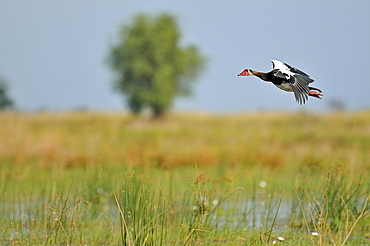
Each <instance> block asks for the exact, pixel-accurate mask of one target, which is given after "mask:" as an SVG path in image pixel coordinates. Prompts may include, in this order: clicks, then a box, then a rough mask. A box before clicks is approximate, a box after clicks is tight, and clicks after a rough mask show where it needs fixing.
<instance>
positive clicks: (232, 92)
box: [0, 0, 370, 112]
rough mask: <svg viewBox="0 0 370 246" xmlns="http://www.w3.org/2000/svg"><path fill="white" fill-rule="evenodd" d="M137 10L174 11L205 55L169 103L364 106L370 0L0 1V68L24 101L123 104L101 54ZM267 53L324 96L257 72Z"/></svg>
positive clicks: (368, 96) (26, 104) (61, 105)
mask: <svg viewBox="0 0 370 246" xmlns="http://www.w3.org/2000/svg"><path fill="white" fill-rule="evenodd" d="M139 12H145V13H152V14H155V13H161V12H168V13H171V14H173V15H175V16H176V17H177V19H178V23H179V26H180V29H181V30H182V34H183V36H182V41H181V43H183V44H189V43H194V44H196V45H198V46H199V47H200V49H201V51H202V52H203V53H204V54H205V55H206V56H207V57H208V58H209V63H208V68H207V70H206V71H205V72H204V73H203V74H202V76H201V77H200V78H199V80H198V81H197V83H196V86H195V87H194V95H193V97H191V98H184V99H180V100H176V103H175V105H174V109H175V110H187V111H188V110H191V111H195V110H196V111H208V112H238V111H250V110H259V109H263V110H273V109H279V110H299V109H305V110H313V111H315V110H326V109H328V108H329V102H330V101H331V100H333V99H336V98H338V99H340V100H342V101H343V102H344V103H345V105H346V107H347V109H351V110H353V109H363V108H369V107H370V81H369V80H370V79H369V68H370V66H369V58H370V15H369V13H370V1H368V0H362V1H361V0H360V1H344V0H337V1H329V0H325V1H322V0H320V1H241V0H233V1H211V0H209V1H193V0H190V1H189V0H187V1H164V0H156V1H152V0H151V1H149V0H148V1H147V0H135V1H122V0H121V1H118V0H114V1H98V0H82V1H71V0H63V1H50V0H35V1H20V0H1V1H0V75H1V76H2V77H4V78H6V80H7V81H8V83H9V84H10V86H11V88H10V94H11V96H12V97H13V98H14V99H15V101H16V103H17V107H18V108H19V109H22V110H38V109H42V108H44V109H49V110H66V109H73V108H80V107H86V108H89V109H91V110H109V111H110V110H124V109H125V106H124V103H123V100H122V98H121V96H120V95H119V94H117V93H114V92H113V90H112V86H111V81H112V78H113V74H112V72H111V71H110V69H109V68H108V66H107V65H106V64H105V62H104V60H105V59H106V57H107V53H108V50H109V47H110V45H111V44H112V43H113V42H114V40H115V37H116V33H117V30H118V28H119V26H120V25H121V24H123V23H128V22H129V21H130V20H131V18H132V16H133V15H134V14H136V13H139ZM271 59H279V60H282V61H284V62H286V63H288V64H290V65H292V66H295V67H297V68H300V69H301V70H303V71H305V72H306V73H308V74H309V75H311V77H312V78H313V79H315V82H314V83H313V84H312V86H315V87H318V88H321V89H322V90H323V94H324V99H323V100H318V99H315V98H310V100H309V101H308V103H307V104H306V105H305V106H300V105H298V104H297V103H296V102H295V99H294V95H293V93H287V92H284V91H281V90H279V89H278V88H276V87H275V86H273V85H272V84H270V83H265V82H262V81H260V80H259V79H257V78H253V77H237V76H236V75H237V74H238V73H239V72H240V71H242V70H243V69H244V68H251V69H254V70H257V71H270V70H271V68H272V67H271V63H270V60H271Z"/></svg>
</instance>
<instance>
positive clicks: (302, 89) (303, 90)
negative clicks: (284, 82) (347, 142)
mask: <svg viewBox="0 0 370 246" xmlns="http://www.w3.org/2000/svg"><path fill="white" fill-rule="evenodd" d="M307 78H308V77H306V76H302V75H300V74H296V75H295V76H291V77H290V79H289V83H290V85H291V86H292V89H293V92H294V96H295V99H296V101H297V102H298V103H299V104H305V103H306V101H307V100H308V92H309V88H308V82H307ZM308 79H309V78H308Z"/></svg>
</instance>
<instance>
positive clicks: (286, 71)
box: [271, 60, 295, 79]
mask: <svg viewBox="0 0 370 246" xmlns="http://www.w3.org/2000/svg"><path fill="white" fill-rule="evenodd" d="M271 62H272V67H273V68H274V69H277V70H280V71H279V72H281V73H283V74H284V75H286V79H290V77H291V76H294V75H295V73H293V72H292V71H290V68H289V67H287V66H286V65H285V64H284V63H283V62H281V61H278V60H271Z"/></svg>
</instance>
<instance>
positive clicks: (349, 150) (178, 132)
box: [0, 111, 370, 171]
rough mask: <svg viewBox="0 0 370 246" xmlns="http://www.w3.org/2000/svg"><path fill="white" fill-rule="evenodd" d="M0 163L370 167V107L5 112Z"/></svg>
mask: <svg viewBox="0 0 370 246" xmlns="http://www.w3.org/2000/svg"><path fill="white" fill-rule="evenodd" d="M0 124H1V128H0V136H1V142H0V162H2V163H11V164H14V165H26V164H29V163H33V164H36V165H38V166H40V167H65V168H71V167H85V166H89V165H92V166H94V165H103V164H104V165H129V166H153V167H162V168H173V167H179V166H184V165H194V163H197V165H198V166H210V165H219V164H227V165H229V166H233V165H243V166H245V167H253V166H263V167H267V168H286V169H297V168H305V169H307V170H310V171H314V170H315V169H319V168H322V167H325V166H327V165H342V166H344V167H346V168H347V169H348V170H369V165H368V164H369V162H368V160H370V151H369V146H370V112H369V111H364V112H354V113H321V114H310V113H278V112H264V113H246V114H233V115H212V114H186V113H181V114H180V113H179V114H171V115H169V116H167V118H166V119H163V120H160V121H149V120H146V119H143V118H135V117H132V116H130V115H125V114H117V113H72V112H65V113H39V114H24V113H1V114H0Z"/></svg>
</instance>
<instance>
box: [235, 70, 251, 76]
mask: <svg viewBox="0 0 370 246" xmlns="http://www.w3.org/2000/svg"><path fill="white" fill-rule="evenodd" d="M248 75H252V73H251V71H250V70H249V69H244V70H243V72H241V73H239V74H238V76H248Z"/></svg>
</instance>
